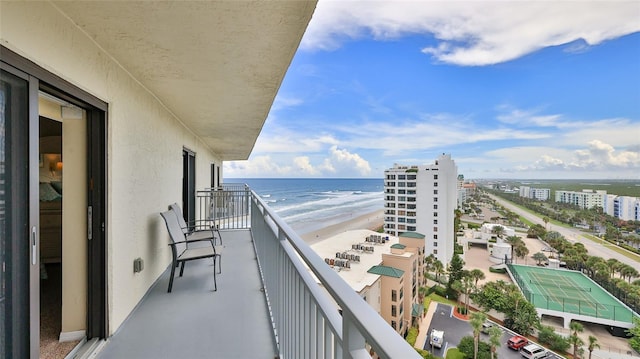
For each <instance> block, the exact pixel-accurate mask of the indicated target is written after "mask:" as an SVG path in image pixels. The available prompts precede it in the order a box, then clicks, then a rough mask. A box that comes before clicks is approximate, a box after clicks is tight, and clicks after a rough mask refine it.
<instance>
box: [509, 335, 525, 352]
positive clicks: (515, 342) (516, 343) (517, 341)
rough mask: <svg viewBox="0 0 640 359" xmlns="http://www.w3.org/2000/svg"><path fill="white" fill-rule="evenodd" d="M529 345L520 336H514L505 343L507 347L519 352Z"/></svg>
mask: <svg viewBox="0 0 640 359" xmlns="http://www.w3.org/2000/svg"><path fill="white" fill-rule="evenodd" d="M527 344H529V340H528V339H527V338H525V337H523V336H521V335H514V336H512V337H511V338H510V339H509V340H508V341H507V346H508V347H509V348H511V349H514V350H520V349H521V348H522V347H524V346H525V345H527Z"/></svg>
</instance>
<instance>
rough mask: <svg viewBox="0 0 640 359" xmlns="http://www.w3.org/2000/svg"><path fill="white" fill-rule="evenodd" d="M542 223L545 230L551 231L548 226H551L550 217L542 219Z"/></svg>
mask: <svg viewBox="0 0 640 359" xmlns="http://www.w3.org/2000/svg"><path fill="white" fill-rule="evenodd" d="M542 221H543V222H544V229H546V230H547V231H548V230H549V229H547V224H549V217H547V216H544V217H542Z"/></svg>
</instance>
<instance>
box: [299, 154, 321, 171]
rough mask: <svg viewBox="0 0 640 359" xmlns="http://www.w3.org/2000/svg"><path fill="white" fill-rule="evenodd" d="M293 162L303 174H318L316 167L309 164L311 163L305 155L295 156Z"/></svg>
mask: <svg viewBox="0 0 640 359" xmlns="http://www.w3.org/2000/svg"><path fill="white" fill-rule="evenodd" d="M293 163H294V164H295V166H296V168H297V169H298V170H299V171H300V172H301V174H303V175H308V176H317V175H319V174H320V171H318V170H317V169H316V168H313V165H311V163H310V162H309V157H307V156H300V157H296V158H294V159H293Z"/></svg>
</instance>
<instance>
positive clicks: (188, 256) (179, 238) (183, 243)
mask: <svg viewBox="0 0 640 359" xmlns="http://www.w3.org/2000/svg"><path fill="white" fill-rule="evenodd" d="M160 215H161V216H162V218H163V219H164V222H165V224H166V225H167V230H168V231H169V238H171V243H169V245H170V246H171V253H172V257H173V263H172V265H171V277H170V278H169V289H168V290H167V292H169V293H171V288H172V287H173V277H174V276H175V270H176V267H177V266H178V265H180V266H181V267H180V277H182V274H183V273H184V266H185V263H186V262H188V261H192V260H196V259H206V258H212V259H213V285H214V289H213V290H214V291H217V290H218V283H217V282H216V261H217V262H218V273H222V255H221V254H222V246H216V245H215V239H214V238H213V237H211V238H202V239H187V237H186V235H185V234H184V233H183V232H182V229H181V228H180V224H179V223H178V218H177V217H176V215H175V214H174V212H173V211H171V210H169V211H166V212H162V213H160ZM194 242H207V243H209V244H210V245H206V246H197V247H195V246H191V247H187V243H194Z"/></svg>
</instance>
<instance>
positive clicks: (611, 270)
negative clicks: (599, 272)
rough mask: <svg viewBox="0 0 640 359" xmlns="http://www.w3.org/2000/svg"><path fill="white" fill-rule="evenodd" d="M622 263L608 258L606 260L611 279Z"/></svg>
mask: <svg viewBox="0 0 640 359" xmlns="http://www.w3.org/2000/svg"><path fill="white" fill-rule="evenodd" d="M621 264H622V263H621V262H620V261H619V260H617V259H615V258H609V259H607V265H608V266H609V273H610V275H611V278H613V277H614V276H615V274H616V272H618V271H619V270H620V265H621Z"/></svg>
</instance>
